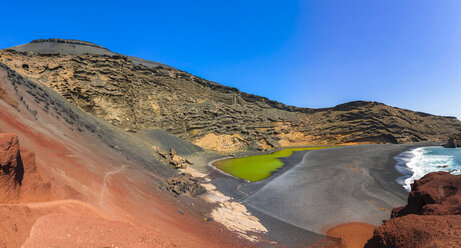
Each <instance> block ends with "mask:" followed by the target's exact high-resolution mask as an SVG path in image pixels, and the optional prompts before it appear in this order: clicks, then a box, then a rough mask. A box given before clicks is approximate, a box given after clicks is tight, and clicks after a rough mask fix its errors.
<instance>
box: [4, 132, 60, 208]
mask: <svg viewBox="0 0 461 248" xmlns="http://www.w3.org/2000/svg"><path fill="white" fill-rule="evenodd" d="M36 169H37V168H36V164H35V155H34V154H33V153H31V152H28V151H26V150H23V149H21V148H20V147H19V140H18V136H17V135H15V134H12V133H0V188H1V191H0V202H14V201H18V200H22V199H29V200H41V199H48V198H50V197H51V196H50V194H49V190H50V187H51V185H50V184H49V183H44V182H43V181H42V178H41V177H40V175H39V174H38V172H37V170H36Z"/></svg>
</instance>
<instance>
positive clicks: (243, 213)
mask: <svg viewBox="0 0 461 248" xmlns="http://www.w3.org/2000/svg"><path fill="white" fill-rule="evenodd" d="M181 172H185V173H189V174H191V175H193V176H195V177H201V178H203V180H204V182H205V183H202V186H203V187H205V189H206V190H207V193H206V194H205V195H203V196H202V198H203V199H204V200H205V201H207V202H210V203H219V206H218V207H217V208H215V209H213V210H212V211H211V216H212V217H213V220H215V221H217V222H219V223H221V224H223V225H224V226H225V227H226V228H227V229H229V230H231V231H234V232H237V233H238V234H239V235H240V236H242V237H244V238H246V239H248V240H250V241H252V242H259V240H258V237H256V236H254V235H249V234H248V233H247V232H254V233H266V232H267V229H266V228H265V227H264V226H263V225H262V224H261V223H260V222H259V219H258V218H257V217H255V216H252V215H251V213H249V212H248V210H247V208H246V207H245V206H244V205H242V204H240V203H238V202H234V201H232V198H231V197H229V196H226V195H224V194H223V193H221V192H219V191H218V190H216V187H215V186H214V185H213V184H211V180H210V179H209V178H207V177H206V174H204V173H201V172H199V171H197V170H196V169H194V168H192V167H187V168H185V169H181Z"/></svg>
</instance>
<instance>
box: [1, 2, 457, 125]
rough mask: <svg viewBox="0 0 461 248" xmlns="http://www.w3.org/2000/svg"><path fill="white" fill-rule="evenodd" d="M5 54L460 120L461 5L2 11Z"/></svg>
mask: <svg viewBox="0 0 461 248" xmlns="http://www.w3.org/2000/svg"><path fill="white" fill-rule="evenodd" d="M2 8H3V9H4V10H7V11H2V15H1V16H0V21H1V23H2V28H1V29H0V48H5V47H10V46H14V45H18V44H23V43H27V42H29V41H31V40H34V39H39V38H54V37H58V38H71V39H81V40H87V41H91V42H94V43H97V44H100V45H102V46H105V47H107V48H109V49H110V50H112V51H114V52H119V53H122V54H127V55H134V56H138V57H141V58H146V59H150V60H154V61H159V62H163V63H166V64H169V65H172V66H174V67H177V68H179V69H182V70H185V71H188V72H190V73H192V74H195V75H198V76H201V77H204V78H206V79H208V80H212V81H216V82H219V83H221V84H224V85H229V86H233V87H237V88H238V89H240V90H242V91H245V92H249V93H253V94H258V95H262V96H265V97H268V98H270V99H273V100H277V101H281V102H283V103H286V104H290V105H297V106H302V107H315V108H316V107H328V106H334V105H337V104H340V103H343V102H346V101H352V100H373V101H380V102H384V103H386V104H389V105H393V106H398V107H402V108H408V109H412V110H417V111H423V112H428V113H433V114H439V115H451V116H457V117H458V118H459V119H461V107H460V99H461V15H460V14H459V13H460V11H461V1H459V0H441V1H421V0H408V1H402V0H386V1H370V0H362V1H358V0H347V1H346V0H336V1H333V0H318V1H313V0H301V1H289V0H286V1H270V0H266V1H239V0H233V1H200V0H198V1H183V0H176V1H165V0H163V1H106V2H104V1H79V2H78V3H77V2H75V1H74V2H71V1H54V2H53V1H30V2H28V1H4V2H3V3H2Z"/></svg>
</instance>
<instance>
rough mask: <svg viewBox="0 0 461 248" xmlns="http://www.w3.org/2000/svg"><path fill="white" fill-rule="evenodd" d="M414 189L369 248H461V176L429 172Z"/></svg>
mask: <svg viewBox="0 0 461 248" xmlns="http://www.w3.org/2000/svg"><path fill="white" fill-rule="evenodd" d="M411 189H412V190H411V193H410V195H409V197H408V204H407V205H406V206H404V207H399V208H395V209H393V210H392V216H391V219H390V220H388V221H386V222H385V223H384V224H383V225H381V226H380V227H378V228H376V229H375V231H374V235H373V238H372V239H370V240H369V241H368V243H367V244H366V245H365V247H366V248H373V247H415V248H416V247H461V175H457V176H455V175H451V174H450V173H448V172H433V173H429V174H427V175H426V176H424V177H423V178H421V179H420V180H417V181H415V182H414V183H413V184H412V185H411Z"/></svg>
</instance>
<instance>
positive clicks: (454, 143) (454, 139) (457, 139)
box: [443, 133, 461, 148]
mask: <svg viewBox="0 0 461 248" xmlns="http://www.w3.org/2000/svg"><path fill="white" fill-rule="evenodd" d="M443 146H444V147H445V148H456V147H461V133H458V134H454V135H452V136H450V138H448V142H447V143H446V144H445V145H443Z"/></svg>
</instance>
